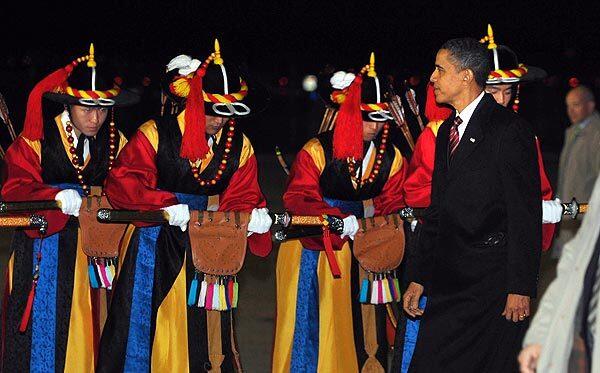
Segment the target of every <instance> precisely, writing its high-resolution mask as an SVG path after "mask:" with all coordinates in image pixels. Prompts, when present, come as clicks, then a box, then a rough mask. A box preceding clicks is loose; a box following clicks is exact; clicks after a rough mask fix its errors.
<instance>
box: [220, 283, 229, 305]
mask: <svg viewBox="0 0 600 373" xmlns="http://www.w3.org/2000/svg"><path fill="white" fill-rule="evenodd" d="M219 306H220V307H219V311H226V310H227V300H226V299H225V285H223V284H219Z"/></svg>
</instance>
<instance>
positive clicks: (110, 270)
mask: <svg viewBox="0 0 600 373" xmlns="http://www.w3.org/2000/svg"><path fill="white" fill-rule="evenodd" d="M115 261H116V259H110V262H109V265H108V266H107V267H106V269H107V274H108V280H109V281H110V288H109V289H112V285H113V282H114V281H115V275H116V272H117V268H116V266H115Z"/></svg>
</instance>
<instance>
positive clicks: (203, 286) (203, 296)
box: [198, 276, 208, 308]
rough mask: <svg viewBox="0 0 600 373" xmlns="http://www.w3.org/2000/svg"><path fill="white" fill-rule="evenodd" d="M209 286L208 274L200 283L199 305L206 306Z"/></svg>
mask: <svg viewBox="0 0 600 373" xmlns="http://www.w3.org/2000/svg"><path fill="white" fill-rule="evenodd" d="M207 288H208V284H207V283H206V276H204V280H202V284H200V296H199V297H198V307H200V308H202V307H204V304H205V303H206V291H207Z"/></svg>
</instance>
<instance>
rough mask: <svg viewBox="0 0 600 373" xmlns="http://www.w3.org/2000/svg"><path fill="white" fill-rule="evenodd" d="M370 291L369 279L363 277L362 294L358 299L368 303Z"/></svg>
mask: <svg viewBox="0 0 600 373" xmlns="http://www.w3.org/2000/svg"><path fill="white" fill-rule="evenodd" d="M368 292H369V279H368V278H363V280H362V282H361V284H360V296H359V297H358V301H359V302H360V303H367V294H368Z"/></svg>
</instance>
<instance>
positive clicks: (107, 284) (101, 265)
mask: <svg viewBox="0 0 600 373" xmlns="http://www.w3.org/2000/svg"><path fill="white" fill-rule="evenodd" d="M96 261H97V263H98V264H97V265H98V273H100V282H101V283H102V285H101V286H102V287H103V288H105V289H108V288H109V287H110V281H108V276H107V275H106V265H105V264H104V263H105V262H104V260H103V259H96Z"/></svg>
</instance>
